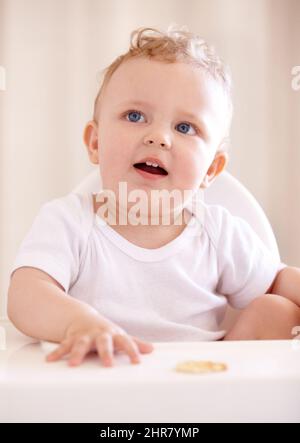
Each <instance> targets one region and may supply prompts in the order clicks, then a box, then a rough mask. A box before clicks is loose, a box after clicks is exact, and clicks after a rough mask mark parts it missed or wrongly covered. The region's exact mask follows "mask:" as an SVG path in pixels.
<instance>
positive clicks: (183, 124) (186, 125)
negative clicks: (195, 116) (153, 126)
mask: <svg viewBox="0 0 300 443" xmlns="http://www.w3.org/2000/svg"><path fill="white" fill-rule="evenodd" d="M177 126H178V127H180V126H181V127H183V128H184V130H185V129H186V128H187V130H188V128H189V127H190V128H193V126H192V125H190V123H179V125H177ZM193 129H194V128H193ZM187 133H188V132H184V134H187ZM196 133H197V132H196V131H195V129H194V134H191V135H195V134H196Z"/></svg>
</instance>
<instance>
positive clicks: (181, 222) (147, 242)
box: [93, 195, 191, 249]
mask: <svg viewBox="0 0 300 443" xmlns="http://www.w3.org/2000/svg"><path fill="white" fill-rule="evenodd" d="M101 204H102V203H101V202H97V201H96V195H93V208H94V213H97V211H98V210H99V208H100V206H101ZM184 211H185V210H184V209H183V213H182V214H180V215H179V216H178V217H177V218H176V219H175V221H174V223H170V224H168V225H163V224H162V223H161V224H156V225H154V224H151V223H149V224H147V225H142V224H138V225H132V224H126V225H124V224H119V223H113V224H110V223H108V219H109V218H107V219H105V221H106V223H108V224H109V225H110V227H111V228H112V229H114V230H115V231H116V232H118V234H120V235H121V236H122V237H124V238H125V239H126V240H128V241H130V242H131V243H133V244H135V245H136V246H139V247H141V248H146V249H156V248H160V247H162V246H164V245H166V244H168V243H170V242H171V241H172V240H174V239H175V238H176V237H178V236H179V235H180V234H181V233H182V231H183V230H184V229H185V227H186V226H187V223H188V222H189V220H190V218H191V214H190V213H186V214H184ZM98 215H99V216H101V211H100V212H98ZM184 215H186V216H187V217H185V216H184ZM116 219H117V220H118V217H116Z"/></svg>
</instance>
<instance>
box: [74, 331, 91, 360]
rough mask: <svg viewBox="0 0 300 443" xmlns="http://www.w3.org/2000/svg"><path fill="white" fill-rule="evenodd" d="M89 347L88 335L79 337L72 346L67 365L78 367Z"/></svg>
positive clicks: (89, 338) (89, 339)
mask: <svg viewBox="0 0 300 443" xmlns="http://www.w3.org/2000/svg"><path fill="white" fill-rule="evenodd" d="M90 347H91V337H89V336H88V335H86V336H81V337H79V338H78V339H77V340H76V341H75V342H74V344H73V347H72V350H71V353H70V358H69V365H70V366H77V365H80V363H81V362H82V360H83V359H84V357H85V355H86V354H87V353H88V352H89V350H90Z"/></svg>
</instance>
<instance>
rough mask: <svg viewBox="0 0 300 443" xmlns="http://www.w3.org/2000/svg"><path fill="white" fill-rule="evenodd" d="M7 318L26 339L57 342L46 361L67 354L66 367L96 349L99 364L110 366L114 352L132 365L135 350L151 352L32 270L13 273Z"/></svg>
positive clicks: (57, 285)
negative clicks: (118, 353)
mask: <svg viewBox="0 0 300 443" xmlns="http://www.w3.org/2000/svg"><path fill="white" fill-rule="evenodd" d="M8 317H9V319H10V320H11V321H12V323H13V324H14V325H15V326H16V327H17V328H18V329H20V330H21V331H22V332H23V333H24V334H26V335H28V336H31V337H34V338H37V339H40V340H48V341H53V342H59V343H61V345H60V347H59V348H57V349H56V350H55V351H54V352H53V353H51V354H50V355H49V356H48V357H50V356H51V357H50V358H49V359H48V360H56V359H58V358H60V357H62V356H63V355H65V354H68V353H70V360H69V364H72V365H76V364H80V363H81V361H82V360H83V358H84V357H85V355H86V354H87V353H88V352H89V351H90V350H96V351H98V353H99V355H100V357H101V359H102V360H103V363H104V364H105V365H107V366H111V365H112V363H113V350H114V349H115V350H123V351H125V352H126V353H127V354H128V355H129V356H130V358H131V361H132V363H138V362H139V351H140V352H141V353H147V352H151V351H152V349H153V348H152V345H151V344H147V343H145V342H143V341H142V340H139V339H137V338H134V337H130V336H129V335H127V334H126V332H125V331H124V330H123V329H122V328H119V327H118V326H117V325H115V324H113V323H112V322H111V321H110V320H108V319H106V318H105V317H103V316H101V315H100V314H99V313H98V312H97V311H96V310H95V309H94V308H92V307H91V306H89V305H87V304H86V303H83V302H80V301H79V300H76V299H74V298H72V297H71V296H69V295H68V294H66V293H65V292H64V290H63V287H62V286H61V285H60V284H59V283H58V282H57V281H56V280H54V279H53V278H52V277H50V276H49V275H48V274H46V273H45V272H43V271H40V270H39V269H36V268H31V267H22V268H18V269H17V270H16V271H15V272H14V273H13V276H12V278H11V282H10V286H9V290H8Z"/></svg>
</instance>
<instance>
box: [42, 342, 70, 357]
mask: <svg viewBox="0 0 300 443" xmlns="http://www.w3.org/2000/svg"><path fill="white" fill-rule="evenodd" d="M71 346H72V343H71V342H70V341H69V342H61V344H60V345H59V346H58V347H57V348H56V349H55V350H54V351H52V352H51V353H50V354H48V355H47V356H46V360H47V361H48V362H50V361H55V360H58V359H60V358H61V357H62V356H63V355H65V354H68V353H69V352H70V349H71Z"/></svg>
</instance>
